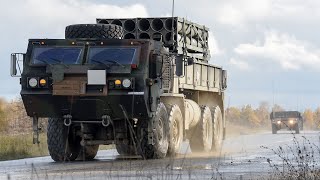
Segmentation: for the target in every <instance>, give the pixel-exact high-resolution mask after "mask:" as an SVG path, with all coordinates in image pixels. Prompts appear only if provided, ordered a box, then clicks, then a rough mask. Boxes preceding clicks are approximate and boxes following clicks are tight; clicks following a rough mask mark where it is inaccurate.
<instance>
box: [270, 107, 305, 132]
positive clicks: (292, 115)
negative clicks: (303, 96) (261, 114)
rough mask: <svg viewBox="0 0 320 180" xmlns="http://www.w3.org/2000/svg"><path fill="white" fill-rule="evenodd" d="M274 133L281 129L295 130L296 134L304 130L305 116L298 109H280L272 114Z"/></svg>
mask: <svg viewBox="0 0 320 180" xmlns="http://www.w3.org/2000/svg"><path fill="white" fill-rule="evenodd" d="M270 119H271V125H272V134H277V131H278V130H280V129H289V130H295V132H296V134H299V133H300V130H303V118H302V116H301V113H300V112H298V111H278V112H272V113H271V114H270Z"/></svg>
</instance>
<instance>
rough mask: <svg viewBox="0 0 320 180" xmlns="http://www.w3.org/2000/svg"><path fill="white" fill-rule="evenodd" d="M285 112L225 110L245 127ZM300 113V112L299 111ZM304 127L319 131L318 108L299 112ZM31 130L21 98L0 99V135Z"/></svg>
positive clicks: (247, 108)
mask: <svg viewBox="0 0 320 180" xmlns="http://www.w3.org/2000/svg"><path fill="white" fill-rule="evenodd" d="M272 110H273V111H283V110H285V109H284V108H282V107H281V106H280V105H277V104H275V105H273V106H272V107H271V106H270V105H269V104H268V103H267V102H261V103H260V104H259V106H258V107H256V108H254V107H252V106H251V105H243V106H240V107H228V108H226V109H225V112H226V116H225V117H226V120H227V122H228V123H233V124H236V125H241V126H246V127H252V128H254V127H269V126H268V125H270V113H271V112H272ZM300 112H301V111H300ZM301 113H302V115H303V118H304V125H305V127H306V128H308V129H311V130H317V129H320V107H319V108H317V109H315V110H312V109H310V108H308V109H305V110H304V111H302V112H301ZM41 123H42V124H41V125H42V126H43V128H44V129H45V128H46V120H45V119H43V120H41ZM31 130H32V121H31V118H30V117H28V116H27V114H26V112H25V109H24V105H23V103H22V100H21V98H18V99H15V100H12V101H10V102H8V101H6V100H4V99H3V98H0V133H9V134H15V133H29V132H31Z"/></svg>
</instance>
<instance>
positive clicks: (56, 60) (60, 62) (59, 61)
mask: <svg viewBox="0 0 320 180" xmlns="http://www.w3.org/2000/svg"><path fill="white" fill-rule="evenodd" d="M34 59H36V60H38V61H40V62H43V63H45V64H47V65H49V66H53V64H50V63H48V61H45V60H42V59H38V58H34ZM48 59H51V60H53V61H55V62H58V63H59V64H62V65H63V66H65V67H66V68H69V66H68V65H66V64H63V63H62V61H61V60H59V59H55V58H50V57H48Z"/></svg>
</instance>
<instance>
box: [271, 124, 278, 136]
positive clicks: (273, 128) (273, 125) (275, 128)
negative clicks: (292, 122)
mask: <svg viewBox="0 0 320 180" xmlns="http://www.w3.org/2000/svg"><path fill="white" fill-rule="evenodd" d="M271 126H272V134H277V127H276V125H275V124H271Z"/></svg>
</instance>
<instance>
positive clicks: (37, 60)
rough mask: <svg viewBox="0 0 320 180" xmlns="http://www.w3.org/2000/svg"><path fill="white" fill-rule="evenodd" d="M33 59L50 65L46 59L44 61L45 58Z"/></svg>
mask: <svg viewBox="0 0 320 180" xmlns="http://www.w3.org/2000/svg"><path fill="white" fill-rule="evenodd" d="M34 59H35V60H37V61H40V62H43V63H44V64H46V65H49V66H52V64H49V63H48V62H47V61H45V60H42V59H38V58H34Z"/></svg>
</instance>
